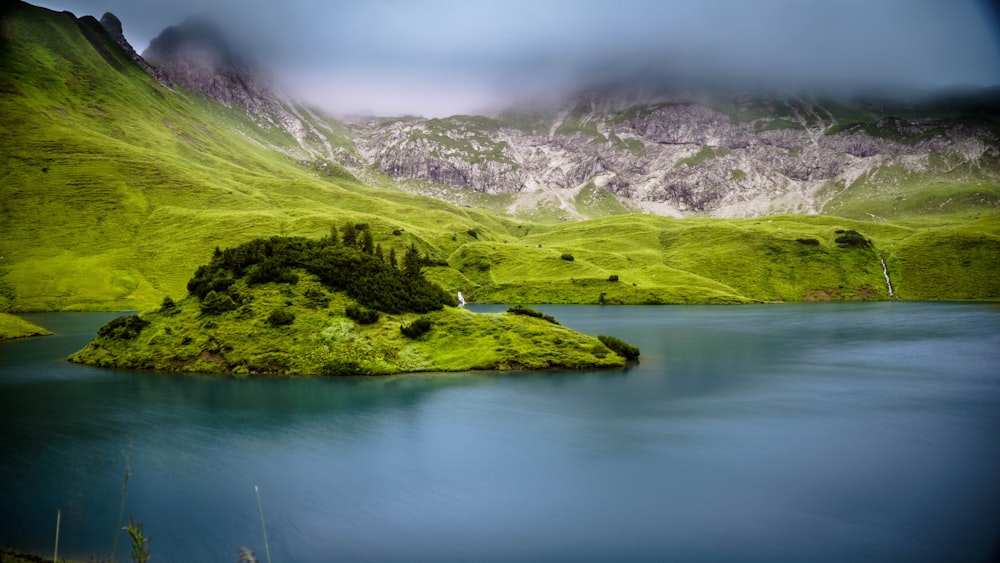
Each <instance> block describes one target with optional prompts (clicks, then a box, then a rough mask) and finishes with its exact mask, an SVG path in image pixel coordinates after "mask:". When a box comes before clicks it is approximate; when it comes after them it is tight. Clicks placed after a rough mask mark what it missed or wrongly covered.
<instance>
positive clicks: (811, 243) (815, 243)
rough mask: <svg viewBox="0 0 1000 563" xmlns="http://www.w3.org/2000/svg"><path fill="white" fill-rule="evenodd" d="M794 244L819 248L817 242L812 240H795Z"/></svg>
mask: <svg viewBox="0 0 1000 563" xmlns="http://www.w3.org/2000/svg"><path fill="white" fill-rule="evenodd" d="M795 242H797V243H799V244H804V245H806V246H819V241H818V240H816V239H814V238H797V239H795Z"/></svg>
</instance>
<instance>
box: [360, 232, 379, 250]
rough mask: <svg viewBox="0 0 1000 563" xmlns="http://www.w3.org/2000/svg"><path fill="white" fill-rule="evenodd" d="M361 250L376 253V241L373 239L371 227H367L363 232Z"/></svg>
mask: <svg viewBox="0 0 1000 563" xmlns="http://www.w3.org/2000/svg"><path fill="white" fill-rule="evenodd" d="M360 246H361V252H364V253H365V254H372V255H373V254H375V241H374V239H372V231H371V229H365V230H364V231H363V232H362V233H361V244H360Z"/></svg>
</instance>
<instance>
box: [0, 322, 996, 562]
mask: <svg viewBox="0 0 1000 563" xmlns="http://www.w3.org/2000/svg"><path fill="white" fill-rule="evenodd" d="M497 309H500V307H488V306H481V307H479V308H478V310H482V311H486V310H497ZM539 309H541V310H543V311H544V312H546V313H549V314H552V315H555V316H556V317H557V318H558V319H560V321H562V322H563V324H566V325H569V326H571V327H573V328H577V329H580V330H583V331H586V332H590V333H600V334H611V335H615V336H618V337H620V338H623V339H625V340H626V341H629V342H632V343H634V344H637V345H638V346H640V348H641V349H642V361H641V363H640V364H639V365H638V366H636V367H634V368H633V369H631V370H629V371H604V372H546V373H532V374H515V375H495V374H461V375H445V376H440V375H437V376H432V375H419V376H407V377H396V378H372V379H357V378H347V379H339V380H322V381H317V380H289V379H285V380H266V379H256V380H243V381H234V380H228V379H223V378H216V377H177V376H169V375H163V374H152V373H138V372H129V371H109V370H100V369H95V368H88V367H82V366H76V365H73V364H69V363H67V362H65V361H63V360H62V358H64V357H65V356H67V355H68V354H70V353H72V352H73V351H75V350H77V349H79V348H80V347H82V346H83V345H84V344H85V343H86V342H87V341H88V340H89V338H90V337H91V336H92V335H93V334H94V332H95V331H96V329H97V327H98V326H100V325H101V324H102V323H103V322H104V321H106V320H107V319H109V318H110V317H111V315H107V314H104V315H84V314H48V315H34V316H31V317H30V320H32V321H34V322H36V323H39V324H41V325H43V326H45V327H47V328H49V329H51V330H53V331H55V332H56V333H57V334H56V335H55V336H51V337H46V338H41V339H34V340H27V341H16V342H9V343H3V344H0V428H2V434H0V544H4V545H8V546H14V547H19V548H21V549H25V550H33V551H37V552H40V553H46V552H50V551H51V549H52V540H53V537H54V529H55V515H56V510H57V509H61V510H62V535H61V540H60V554H61V555H63V554H64V555H77V556H86V555H88V554H95V555H97V556H106V555H107V554H108V553H110V551H111V549H112V546H113V544H114V542H115V539H116V535H119V534H120V533H119V532H117V531H116V522H117V519H118V511H119V504H120V502H121V499H122V480H123V479H122V477H123V473H124V471H125V468H126V467H128V469H129V472H130V479H129V481H128V491H127V498H126V510H125V514H126V520H127V517H128V515H129V514H134V515H135V516H136V517H137V518H138V519H140V520H141V521H142V522H143V524H144V526H145V530H146V533H147V535H148V536H150V538H151V547H152V553H153V558H154V560H155V561H235V560H236V549H237V547H239V546H241V545H245V546H247V547H249V548H251V549H253V550H254V551H256V552H257V554H258V556H259V557H260V559H261V560H262V561H263V560H265V555H264V541H263V535H262V532H261V526H260V514H259V512H258V508H257V500H256V496H255V494H254V486H255V485H257V486H259V488H260V495H261V500H262V503H263V507H264V516H265V520H266V523H267V533H268V540H269V544H270V549H271V556H272V559H273V560H274V561H275V562H291V561H296V562H299V561H305V562H309V561H334V560H339V561H525V560H528V561H612V560H615V561H625V560H628V561H662V560H675V561H715V560H726V561H774V560H799V561H945V560H949V561H977V560H980V561H982V560H988V559H989V558H990V557H993V556H996V555H997V554H998V553H1000V551H998V549H997V548H998V539H1000V477H998V476H1000V308H998V307H996V306H990V305H955V304H914V303H878V304H856V305H855V304H852V305H843V304H837V305H772V306H738V307H736V306H729V307H691V306H688V307H596V306H594V307H590V306H541V307H539ZM127 553H128V541H127V537H125V536H124V534H121V537H120V539H119V540H118V554H119V555H118V558H119V560H123V559H126V558H127Z"/></svg>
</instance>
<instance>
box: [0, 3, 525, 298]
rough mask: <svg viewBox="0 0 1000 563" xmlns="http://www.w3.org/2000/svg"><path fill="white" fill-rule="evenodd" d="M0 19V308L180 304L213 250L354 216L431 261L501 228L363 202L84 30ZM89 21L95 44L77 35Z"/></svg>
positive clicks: (53, 18)
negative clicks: (170, 298) (462, 240)
mask: <svg viewBox="0 0 1000 563" xmlns="http://www.w3.org/2000/svg"><path fill="white" fill-rule="evenodd" d="M7 10H8V11H7V12H6V13H5V14H4V17H3V23H2V33H3V37H4V43H3V45H4V47H3V52H2V58H0V146H2V147H3V148H2V150H0V170H2V173H0V256H2V260H0V296H2V297H0V300H2V302H0V309H3V308H11V309H13V310H63V309H71V310H79V309H107V308H115V309H128V308H135V307H146V306H149V305H150V304H153V303H158V302H159V301H160V299H162V297H163V296H164V295H165V294H172V295H175V296H180V295H182V294H183V292H184V290H183V287H184V283H185V281H186V279H187V276H188V275H189V274H190V272H191V271H192V270H193V269H194V267H196V266H197V264H198V263H199V262H200V261H202V260H203V259H204V256H206V255H207V254H208V253H210V252H211V250H212V249H213V248H215V247H216V246H218V245H222V246H225V245H229V244H234V243H238V242H241V241H244V240H248V239H250V238H253V237H255V236H261V235H271V234H302V235H319V234H323V233H325V232H327V231H328V230H329V227H330V225H332V224H334V223H337V222H339V221H341V220H342V219H344V218H346V217H347V216H350V217H352V218H355V219H359V220H363V221H366V222H368V223H369V224H370V225H371V227H372V230H373V233H375V235H376V237H378V238H379V239H380V241H381V242H382V243H383V245H385V246H395V247H398V249H399V250H400V251H401V250H402V249H404V248H405V247H406V245H407V244H409V243H410V242H411V241H414V240H416V241H418V242H419V243H420V245H421V248H422V249H425V250H427V251H429V252H431V253H433V254H443V253H445V252H446V250H444V249H443V248H442V246H444V247H447V246H454V244H452V241H451V240H450V237H451V235H452V233H453V232H465V231H467V230H469V229H472V228H475V227H483V228H489V229H491V230H495V231H498V232H503V231H504V230H505V226H504V224H503V223H501V222H499V221H497V220H494V219H492V218H491V217H490V216H488V215H486V214H484V213H481V212H477V211H475V210H471V209H464V208H457V207H453V206H449V205H445V204H443V203H438V202H434V201H431V200H428V199H426V198H421V197H416V196H410V195H406V194H403V193H401V192H396V191H387V190H376V189H373V188H368V187H366V186H363V185H360V184H358V183H357V182H356V181H354V180H353V179H352V177H351V176H350V175H349V174H347V173H345V172H344V171H343V170H338V169H334V170H333V171H332V172H330V173H328V174H327V173H324V174H321V173H320V172H318V171H316V170H314V169H311V168H309V167H307V166H303V165H301V164H300V163H298V162H295V161H292V160H291V159H288V158H286V157H284V156H283V155H282V154H280V153H277V152H275V151H272V150H269V149H266V148H263V147H262V146H260V143H256V142H254V139H252V138H248V137H247V135H246V133H245V132H246V131H251V130H253V126H252V124H251V123H250V122H249V121H244V122H242V123H240V127H239V128H238V127H236V126H235V123H234V120H235V119H236V117H235V115H236V114H235V112H234V111H232V110H227V109H225V108H221V107H219V106H217V105H215V104H212V103H209V102H207V101H204V100H200V99H197V98H193V97H191V96H189V95H187V94H185V93H184V92H180V91H171V90H168V89H166V88H164V87H162V86H161V85H159V84H158V83H157V82H155V81H153V80H152V79H150V78H149V77H148V76H147V75H145V74H144V73H143V72H141V71H140V70H139V69H138V68H136V67H135V66H134V65H132V64H131V62H130V61H128V60H127V59H126V58H125V56H124V55H123V54H122V53H121V52H120V50H118V48H117V46H116V45H114V44H113V42H112V41H111V39H110V38H109V37H107V35H106V34H105V33H104V32H103V30H102V29H101V28H100V26H99V24H98V23H97V22H96V21H93V20H92V18H91V19H87V18H84V19H81V20H79V21H78V20H75V19H74V18H72V17H71V16H70V15H68V14H65V13H55V12H51V11H48V10H44V9H41V8H34V7H31V6H28V5H24V4H20V5H15V6H13V7H11V8H7ZM88 22H89V25H90V26H91V27H92V28H93V29H91V30H90V31H91V32H92V33H91V35H92V36H93V37H96V38H97V39H96V40H95V42H96V46H95V44H92V43H91V41H88V39H87V37H86V36H85V35H84V34H83V33H82V32H81V27H82V26H87V25H88ZM102 53H103V55H104V56H102ZM262 134H264V133H262ZM394 231H396V232H400V233H401V234H400V235H399V236H393V235H392V234H391V233H392V232H394ZM387 250H388V249H387ZM448 252H450V250H448Z"/></svg>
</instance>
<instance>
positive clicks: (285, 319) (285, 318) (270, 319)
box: [267, 309, 295, 326]
mask: <svg viewBox="0 0 1000 563" xmlns="http://www.w3.org/2000/svg"><path fill="white" fill-rule="evenodd" d="M293 322H295V313H293V312H291V311H289V310H288V309H275V310H274V311H271V314H270V315H268V316H267V324H269V325H271V326H285V325H290V324H292V323H293Z"/></svg>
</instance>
